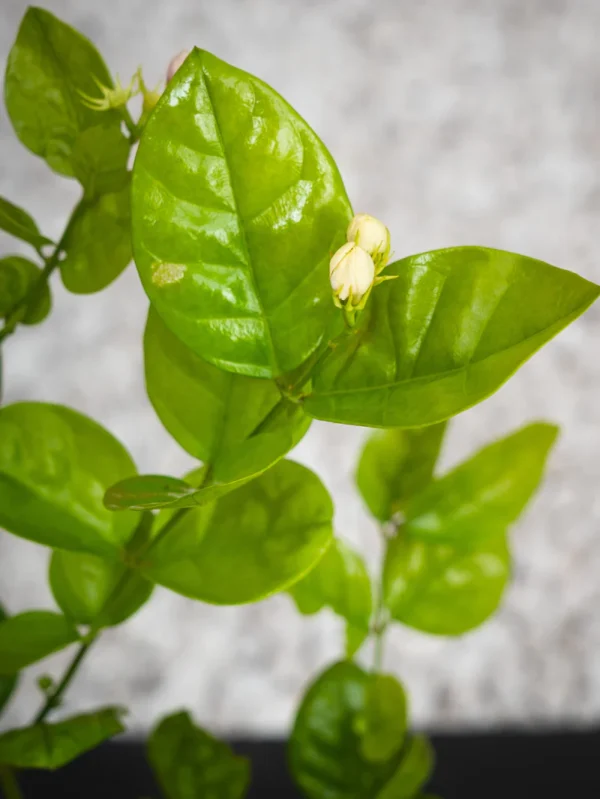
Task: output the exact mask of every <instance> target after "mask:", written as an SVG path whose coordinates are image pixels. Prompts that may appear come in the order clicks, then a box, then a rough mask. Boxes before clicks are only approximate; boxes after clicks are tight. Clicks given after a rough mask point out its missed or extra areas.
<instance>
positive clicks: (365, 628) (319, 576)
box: [289, 538, 373, 655]
mask: <svg viewBox="0 0 600 799" xmlns="http://www.w3.org/2000/svg"><path fill="white" fill-rule="evenodd" d="M289 593H290V595H291V596H292V598H293V599H294V602H295V603H296V606H297V608H298V610H299V611H300V613H304V614H307V615H309V614H312V613H317V612H318V611H320V610H322V609H323V608H324V607H330V608H331V609H332V610H333V612H334V613H337V615H338V616H341V617H342V618H343V619H346V621H347V622H348V625H349V630H350V633H349V639H350V644H349V646H348V650H350V651H348V654H349V655H352V654H354V651H356V650H357V649H358V648H359V646H360V644H362V642H363V641H364V639H365V637H366V636H367V635H368V632H369V622H370V619H371V612H372V609H373V596H372V588H371V578H370V577H369V572H368V571H367V567H366V566H365V563H364V561H363V559H362V558H361V556H360V555H359V554H357V553H356V552H354V551H353V550H352V549H351V548H350V547H349V546H347V545H346V544H344V542H343V541H340V540H339V539H337V538H335V539H334V540H333V541H332V543H331V546H330V547H329V549H328V550H327V552H326V553H325V555H324V556H323V557H322V558H321V560H320V561H319V562H318V563H317V565H316V566H315V567H314V569H312V570H311V571H309V573H308V574H307V575H306V577H303V578H302V579H301V580H300V581H299V582H297V583H295V584H294V585H293V586H292V587H291V588H290V589H289Z"/></svg>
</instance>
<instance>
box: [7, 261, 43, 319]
mask: <svg viewBox="0 0 600 799" xmlns="http://www.w3.org/2000/svg"><path fill="white" fill-rule="evenodd" d="M40 275H41V270H40V268H39V267H38V266H36V265H35V264H34V263H32V262H31V261H28V260H27V259H26V258H21V256H19V255H9V256H8V257H6V258H1V259H0V318H3V317H6V316H7V315H8V314H9V313H10V312H11V311H12V309H13V308H14V307H15V305H17V304H18V303H19V302H21V300H23V299H24V298H25V297H26V296H27V294H28V293H29V292H30V291H31V289H32V288H33V286H34V285H35V284H36V282H37V280H38V279H39V277H40ZM51 302H52V301H51V298H50V289H49V288H48V284H47V283H46V284H45V285H44V287H43V289H42V291H41V292H40V293H39V295H38V298H37V299H36V302H35V303H33V304H32V305H31V307H30V308H28V309H27V311H26V313H25V314H24V316H23V318H22V322H23V323H24V324H26V325H37V324H38V323H39V322H42V321H43V320H44V319H45V318H46V317H47V316H48V313H49V311H50V305H51Z"/></svg>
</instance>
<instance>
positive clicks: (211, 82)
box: [133, 49, 352, 377]
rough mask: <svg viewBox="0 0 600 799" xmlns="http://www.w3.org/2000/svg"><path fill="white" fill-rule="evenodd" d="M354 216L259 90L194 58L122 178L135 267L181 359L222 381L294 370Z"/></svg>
mask: <svg viewBox="0 0 600 799" xmlns="http://www.w3.org/2000/svg"><path fill="white" fill-rule="evenodd" d="M351 215H352V212H351V209H350V204H349V202H348V199H347V197H346V193H345V190H344V186H343V184H342V180H341V178H340V175H339V173H338V170H337V167H336V166H335V163H334V162H333V160H332V158H331V156H330V155H329V153H328V152H327V150H326V149H325V147H324V145H323V144H322V143H321V142H320V141H319V139H318V138H317V137H316V135H315V134H314V133H313V131H312V130H311V129H310V128H309V127H308V125H307V124H306V123H305V122H304V120H303V119H302V118H301V117H300V116H298V114H297V113H296V112H295V111H294V110H293V109H292V108H291V107H290V106H289V105H288V104H287V103H286V102H285V101H284V100H283V99H282V98H281V97H280V96H279V95H278V94H277V93H276V92H275V91H273V89H271V88H270V87H269V86H267V85H266V84H265V83H263V82H262V81H260V80H258V79H257V78H255V77H253V76H252V75H248V74H247V73H245V72H242V71H241V70H239V69H236V68H234V67H232V66H230V65H228V64H225V63H224V62H223V61H220V60H219V59H218V58H215V57H214V56H212V55H210V53H206V52H204V51H202V50H197V49H196V50H194V51H193V52H192V53H191V55H190V56H189V57H188V58H187V60H186V62H185V64H184V65H183V66H182V67H181V68H180V69H179V70H178V72H177V74H176V75H175V77H174V78H173V80H172V81H171V82H170V83H169V85H168V87H167V90H166V91H165V93H164V94H163V96H162V98H161V100H160V101H159V103H158V105H157V107H156V108H155V110H154V112H153V114H152V116H151V118H150V120H149V121H148V124H147V125H146V129H145V132H144V135H143V136H142V141H141V143H140V148H139V152H138V155H137V158H136V162H135V166H134V176H133V242H134V257H135V260H136V264H137V266H138V269H139V272H140V276H141V279H142V282H143V284H144V287H145V289H146V292H147V293H148V296H149V297H150V300H151V302H152V304H153V305H154V306H155V308H156V309H157V310H158V312H159V314H160V315H161V317H162V318H163V319H164V321H165V322H166V323H167V325H168V326H169V327H170V328H171V329H172V330H173V331H174V333H176V335H177V336H178V337H179V338H181V339H182V341H184V342H185V343H186V344H187V346H189V347H190V348H191V349H192V350H194V351H195V352H197V353H198V354H199V355H201V356H202V357H203V358H205V359H206V360H208V361H210V362H211V363H214V364H215V365H217V366H219V367H221V368H223V369H227V370H229V371H233V372H238V373H240V374H246V375H251V376H254V377H273V376H276V375H279V374H282V373H285V372H288V371H291V370H292V369H295V368H296V367H297V366H299V365H300V364H301V363H302V362H303V361H305V360H306V359H307V358H308V357H309V356H310V355H311V354H312V353H313V352H314V351H315V350H316V348H317V347H318V345H319V344H320V343H321V341H322V340H323V338H324V336H325V334H326V329H327V327H328V326H329V324H330V322H331V319H332V318H333V317H334V316H335V315H336V314H339V312H338V311H336V309H335V308H334V306H333V303H332V301H331V288H330V285H329V279H328V261H329V258H330V254H331V252H333V251H334V249H335V248H336V247H337V246H339V244H341V243H342V241H343V240H344V233H345V229H346V226H347V224H348V222H349V220H350V217H351Z"/></svg>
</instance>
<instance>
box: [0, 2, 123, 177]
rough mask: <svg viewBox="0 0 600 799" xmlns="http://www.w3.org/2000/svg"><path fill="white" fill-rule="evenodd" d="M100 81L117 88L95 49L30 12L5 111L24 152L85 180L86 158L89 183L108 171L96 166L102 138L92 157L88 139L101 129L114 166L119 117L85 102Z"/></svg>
mask: <svg viewBox="0 0 600 799" xmlns="http://www.w3.org/2000/svg"><path fill="white" fill-rule="evenodd" d="M97 82H99V83H101V84H102V85H104V86H109V87H112V86H113V82H112V78H111V77H110V74H109V72H108V70H107V68H106V65H105V64H104V61H103V60H102V57H101V56H100V54H99V53H98V51H97V50H96V48H95V47H94V45H93V44H92V43H91V42H90V41H89V40H88V39H86V38H85V37H84V36H82V35H81V34H80V33H78V32H77V31H76V30H74V29H73V28H71V27H70V26H69V25H65V23H64V22H61V21H60V20H59V19H57V18H56V17H55V16H54V15H53V14H50V12H48V11H45V10H44V9H41V8H32V7H30V8H28V9H27V12H26V13H25V16H24V17H23V21H22V23H21V27H20V28H19V32H18V34H17V39H16V41H15V43H14V45H13V47H12V50H11V51H10V54H9V57H8V63H7V66H6V75H5V81H4V97H5V101H6V109H7V111H8V115H9V117H10V120H11V122H12V124H13V127H14V129H15V132H16V134H17V136H18V137H19V139H20V140H21V142H22V143H23V144H24V145H25V147H27V148H29V149H30V150H31V151H32V152H33V153H35V154H36V155H39V156H41V157H42V158H44V159H45V160H46V161H47V162H48V165H49V166H50V167H51V168H52V169H53V170H54V171H55V172H58V173H60V174H62V175H67V176H69V177H81V175H82V170H83V163H84V161H85V158H86V155H87V156H88V157H89V159H90V161H89V164H88V166H89V169H88V172H87V177H86V180H89V174H90V171H93V170H97V171H99V172H100V173H103V172H104V171H105V169H104V166H103V165H100V164H99V163H98V153H99V152H100V153H101V151H100V145H101V138H102V137H101V134H100V133H99V132H98V131H96V134H94V136H95V139H94V148H95V149H94V152H93V154H92V153H91V148H90V141H89V138H88V135H89V134H87V131H88V130H89V129H90V128H97V126H99V125H101V126H102V129H103V130H104V133H105V136H106V142H107V144H106V147H105V148H104V150H103V153H104V154H105V155H106V156H107V158H108V161H109V164H112V163H113V160H114V152H113V150H114V147H115V141H116V139H117V132H120V129H121V120H120V116H119V113H118V112H117V111H114V110H113V111H103V112H98V111H94V110H92V109H90V108H88V107H87V106H86V105H85V103H84V100H83V97H82V94H86V95H88V96H92V97H97V96H98V95H99V89H98V85H97ZM121 136H122V134H121ZM82 139H83V141H82ZM101 154H102V153H101Z"/></svg>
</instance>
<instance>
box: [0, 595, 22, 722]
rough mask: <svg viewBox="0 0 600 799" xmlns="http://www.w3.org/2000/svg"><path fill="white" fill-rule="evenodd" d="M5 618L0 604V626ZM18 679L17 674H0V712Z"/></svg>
mask: <svg viewBox="0 0 600 799" xmlns="http://www.w3.org/2000/svg"><path fill="white" fill-rule="evenodd" d="M5 619H6V612H5V610H4V608H3V607H2V605H0V626H1V624H2V622H3V621H4V620H5ZM18 679H19V677H18V675H17V674H9V675H1V676H0V713H2V709H3V707H4V706H5V705H6V703H7V702H8V700H9V699H10V697H11V696H12V694H13V693H14V690H15V688H16V687H17V682H18Z"/></svg>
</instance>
